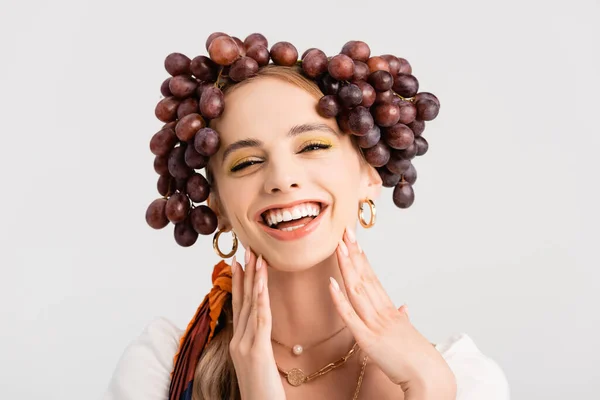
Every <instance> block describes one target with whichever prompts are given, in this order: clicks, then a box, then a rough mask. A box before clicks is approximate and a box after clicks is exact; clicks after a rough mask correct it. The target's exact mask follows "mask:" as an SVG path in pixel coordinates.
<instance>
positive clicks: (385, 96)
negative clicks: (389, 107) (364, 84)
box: [375, 90, 395, 104]
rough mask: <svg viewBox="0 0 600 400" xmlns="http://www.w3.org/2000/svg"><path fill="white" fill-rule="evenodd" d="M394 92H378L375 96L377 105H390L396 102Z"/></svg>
mask: <svg viewBox="0 0 600 400" xmlns="http://www.w3.org/2000/svg"><path fill="white" fill-rule="evenodd" d="M394 97H395V96H394V92H392V91H391V90H386V91H385V92H377V93H376V95H375V104H389V103H392V102H393V101H394Z"/></svg>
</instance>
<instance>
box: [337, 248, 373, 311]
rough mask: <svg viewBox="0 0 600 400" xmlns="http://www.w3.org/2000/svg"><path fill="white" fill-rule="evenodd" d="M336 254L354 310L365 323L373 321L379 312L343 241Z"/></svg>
mask: <svg viewBox="0 0 600 400" xmlns="http://www.w3.org/2000/svg"><path fill="white" fill-rule="evenodd" d="M336 253H337V258H338V265H339V266H340V271H341V273H342V278H343V279H344V285H345V287H346V293H347V295H348V299H349V301H350V303H352V307H353V309H354V310H355V311H356V313H357V314H358V315H359V316H360V318H362V319H363V320H364V321H365V322H367V321H370V320H373V318H375V316H376V315H377V310H376V309H375V308H374V306H373V303H372V301H371V299H370V298H369V295H368V294H367V291H366V286H365V282H362V281H361V280H360V279H359V277H358V274H357V273H356V269H355V267H354V265H352V260H351V259H350V257H349V254H348V248H347V247H346V244H345V243H344V242H343V241H342V240H340V242H339V244H338V247H337V251H336Z"/></svg>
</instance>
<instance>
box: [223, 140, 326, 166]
mask: <svg viewBox="0 0 600 400" xmlns="http://www.w3.org/2000/svg"><path fill="white" fill-rule="evenodd" d="M329 148H331V145H330V144H327V143H321V142H314V143H308V144H306V145H305V146H304V147H302V149H300V151H299V152H298V153H306V152H310V151H317V150H326V149H329ZM262 163H263V160H257V159H254V160H252V159H251V160H246V161H242V162H240V163H238V164H236V165H234V166H233V167H232V168H231V172H237V171H241V170H243V169H245V168H248V167H250V166H252V165H255V164H262Z"/></svg>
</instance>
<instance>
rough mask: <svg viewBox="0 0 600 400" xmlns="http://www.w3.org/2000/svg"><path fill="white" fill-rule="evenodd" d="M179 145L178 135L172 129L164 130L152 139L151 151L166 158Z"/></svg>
mask: <svg viewBox="0 0 600 400" xmlns="http://www.w3.org/2000/svg"><path fill="white" fill-rule="evenodd" d="M175 144H177V135H176V134H175V130H173V129H171V128H163V129H161V130H160V131H158V132H156V133H155V134H154V135H153V136H152V139H150V151H151V152H152V154H154V155H155V156H166V155H167V154H169V152H170V151H171V149H172V148H173V147H174V146H175Z"/></svg>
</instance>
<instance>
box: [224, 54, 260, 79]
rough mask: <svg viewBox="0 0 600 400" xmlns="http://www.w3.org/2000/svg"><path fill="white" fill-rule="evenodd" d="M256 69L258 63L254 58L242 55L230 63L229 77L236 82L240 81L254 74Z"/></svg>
mask: <svg viewBox="0 0 600 400" xmlns="http://www.w3.org/2000/svg"><path fill="white" fill-rule="evenodd" d="M257 71H258V63H257V62H256V60H255V59H253V58H252V57H247V56H244V57H242V58H240V59H238V60H237V61H235V62H234V63H233V64H232V65H231V69H230V70H229V77H230V78H231V79H232V80H234V81H236V82H241V81H243V80H244V79H247V78H250V77H251V76H253V75H254V74H256V72H257Z"/></svg>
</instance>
